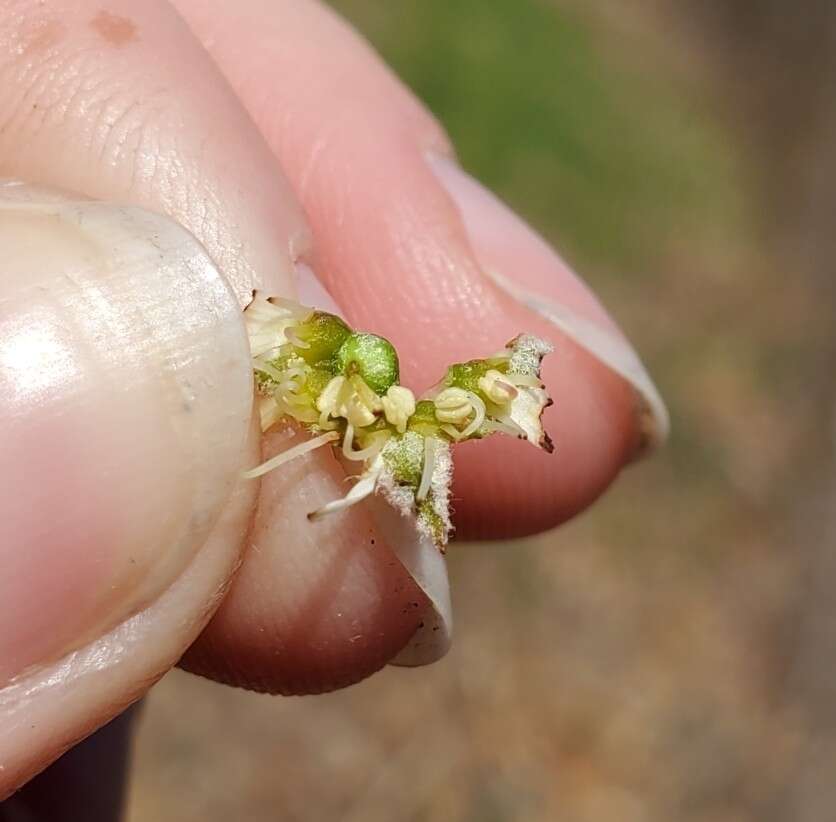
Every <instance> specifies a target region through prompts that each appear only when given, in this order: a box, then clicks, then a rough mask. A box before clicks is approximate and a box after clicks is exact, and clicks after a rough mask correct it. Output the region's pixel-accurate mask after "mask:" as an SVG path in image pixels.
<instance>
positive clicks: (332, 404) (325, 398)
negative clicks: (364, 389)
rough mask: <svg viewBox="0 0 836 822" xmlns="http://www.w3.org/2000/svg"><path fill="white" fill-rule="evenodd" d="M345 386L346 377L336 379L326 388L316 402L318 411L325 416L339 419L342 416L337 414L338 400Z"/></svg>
mask: <svg viewBox="0 0 836 822" xmlns="http://www.w3.org/2000/svg"><path fill="white" fill-rule="evenodd" d="M344 385H345V377H334V378H333V379H332V380H331V381H330V382H329V383H328V385H326V386H325V388H323V389H322V393H321V394H320V395H319V398H318V399H317V401H316V407H317V410H318V411H322V412H323V413H325V414H330V415H331V416H334V417H338V416H340V414H338V413H336V409H337V399H338V398H339V396H340V392H341V391H342V388H343V386H344Z"/></svg>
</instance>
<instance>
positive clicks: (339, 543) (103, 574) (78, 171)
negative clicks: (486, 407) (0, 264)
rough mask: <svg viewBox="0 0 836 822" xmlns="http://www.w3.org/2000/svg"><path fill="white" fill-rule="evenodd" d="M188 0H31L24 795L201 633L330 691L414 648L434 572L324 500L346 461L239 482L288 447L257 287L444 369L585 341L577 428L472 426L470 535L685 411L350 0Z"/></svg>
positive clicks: (587, 477) (235, 672) (23, 293)
mask: <svg viewBox="0 0 836 822" xmlns="http://www.w3.org/2000/svg"><path fill="white" fill-rule="evenodd" d="M174 6H176V9H175V8H174ZM174 6H172V5H170V4H166V3H162V2H150V3H143V4H141V6H140V5H139V4H131V3H129V2H127V1H126V0H124V1H123V2H119V3H116V4H112V5H110V6H109V8H108V10H107V11H103V10H101V8H100V7H99V6H98V5H97V4H93V3H87V2H49V3H46V4H43V5H38V6H34V5H33V4H31V3H28V2H10V1H9V0H6V2H5V3H3V4H2V6H0V7H2V10H3V14H2V16H0V76H1V77H2V78H3V83H2V84H0V172H2V174H3V175H5V176H8V177H15V178H20V179H26V180H30V181H37V183H38V184H39V186H41V188H40V189H38V188H34V189H33V188H31V187H28V188H27V187H23V186H16V185H7V186H5V187H4V188H3V189H2V190H0V192H2V197H3V205H2V206H0V238H2V239H1V240H0V241H1V242H2V247H3V249H4V261H5V262H4V273H3V277H2V279H1V280H0V288H2V289H3V293H2V296H0V306H2V308H0V312H2V313H0V381H2V383H3V388H2V391H1V392H0V403H2V412H0V413H2V417H3V419H4V422H5V426H4V434H3V437H2V438H0V465H2V467H3V469H4V470H3V477H4V479H3V482H4V483H5V485H6V487H5V489H4V490H5V493H4V494H3V497H2V499H3V502H2V503H0V506H2V509H3V510H2V516H0V551H3V552H4V556H3V567H4V568H5V569H7V572H6V573H4V574H3V575H2V578H0V612H2V616H3V617H4V618H3V619H2V621H0V625H2V627H0V681H2V682H3V683H5V687H3V689H2V691H0V728H2V734H0V767H1V768H2V770H0V796H2V795H5V794H7V793H8V792H10V791H12V790H14V788H15V787H16V786H18V785H20V784H21V783H22V782H24V781H25V780H26V779H28V778H29V777H30V776H31V775H32V774H34V773H36V772H37V771H38V770H40V769H41V768H43V767H45V766H46V765H47V764H48V763H49V762H50V761H52V760H53V759H54V758H55V757H56V756H57V755H59V754H60V753H61V751H62V750H64V749H65V748H66V747H67V746H69V745H71V744H73V743H74V742H75V741H76V740H77V739H80V738H82V737H83V736H84V735H86V734H87V733H89V732H90V731H91V730H93V729H94V728H96V727H98V726H100V725H101V724H102V723H104V722H106V721H107V720H108V719H110V718H111V717H113V716H114V715H115V714H117V713H118V712H119V711H120V710H122V709H123V708H124V707H125V706H126V705H127V704H129V703H130V702H132V701H133V700H135V699H136V698H138V697H139V696H140V695H141V694H142V693H144V691H145V690H147V688H148V687H149V686H150V684H151V683H152V682H153V681H154V680H155V679H156V678H157V677H158V676H160V675H161V674H162V673H164V672H165V671H166V670H167V669H168V668H169V667H170V666H171V665H173V664H174V663H175V662H176V661H177V660H178V659H179V658H180V657H181V655H182V654H183V653H184V651H185V650H186V649H187V648H190V650H189V651H188V654H187V656H186V659H185V665H186V667H188V668H190V669H192V670H196V671H199V672H201V673H203V674H205V675H207V676H211V677H214V678H216V679H219V680H221V681H224V682H230V683H233V684H239V685H244V686H246V687H254V688H258V689H262V690H269V691H275V692H282V693H309V692H317V691H322V690H328V689H331V688H336V687H340V686H343V685H346V684H349V683H351V682H354V681H357V680H358V679H361V678H363V677H364V676H367V675H368V674H370V673H371V672H373V671H374V670H376V669H378V668H379V667H380V666H382V665H384V664H386V662H387V661H389V660H390V659H391V658H392V657H393V656H394V655H395V654H397V653H398V651H399V650H400V649H401V648H403V647H404V646H405V645H406V644H407V643H408V642H409V640H410V637H411V636H412V635H413V633H414V631H415V629H416V627H417V625H418V624H419V623H420V621H421V618H422V615H423V611H424V609H425V608H426V607H427V606H426V600H425V598H424V595H423V593H422V592H421V590H420V589H419V588H418V587H416V585H415V584H414V582H413V581H412V580H411V578H410V577H409V576H408V575H407V574H405V572H404V570H403V568H402V567H401V566H400V565H399V564H398V563H397V562H396V561H395V560H394V559H393V557H392V554H391V552H390V550H389V547H388V546H387V544H386V540H385V539H383V538H382V536H381V535H380V534H379V532H378V528H377V526H376V524H375V522H374V520H373V518H372V516H371V515H370V512H369V511H368V510H367V509H364V508H362V507H359V508H355V509H353V510H351V511H350V512H346V513H345V514H343V515H341V516H340V517H339V518H338V519H332V520H326V521H324V522H322V523H319V524H317V525H316V526H312V525H310V524H309V523H308V521H307V519H306V518H305V514H306V512H307V511H308V510H310V509H311V508H312V507H315V506H316V504H317V503H318V502H320V501H321V502H324V501H327V500H329V499H331V498H333V497H335V496H338V495H339V494H340V489H341V488H342V486H343V475H342V474H341V471H340V469H339V468H338V466H337V464H336V463H335V462H334V461H333V460H332V459H331V458H330V457H329V456H328V455H327V454H323V453H321V452H318V453H314V454H311V455H309V457H308V458H307V459H306V460H305V461H304V462H300V463H299V464H296V465H294V466H293V468H292V470H288V471H286V472H282V473H277V474H273V475H268V477H266V478H265V480H264V481H263V482H262V484H261V487H260V489H259V488H258V486H257V485H256V484H254V483H249V484H246V483H241V482H239V481H238V477H239V475H240V471H241V469H242V468H243V467H245V466H248V465H251V464H253V463H254V462H255V461H257V460H258V456H257V449H258V442H257V437H256V435H255V433H254V432H253V429H252V427H251V426H250V424H249V417H250V409H251V393H250V372H249V357H248V352H247V348H246V340H245V338H244V335H243V326H242V324H241V317H240V308H241V307H242V306H243V304H244V303H245V302H246V301H247V299H248V297H249V293H250V292H251V290H252V288H253V287H256V286H257V287H260V288H263V289H265V290H267V291H270V292H272V293H282V294H288V295H292V294H293V293H294V292H295V290H296V289H297V286H298V288H299V289H300V290H301V292H302V299H303V301H305V300H306V299H307V300H308V301H313V302H317V301H318V300H321V299H323V298H322V297H321V296H320V295H321V292H320V291H319V290H318V287H317V286H316V285H315V284H314V283H313V282H312V281H311V278H310V274H309V270H308V267H310V268H311V269H313V270H315V271H316V272H317V274H318V276H319V277H320V278H321V280H322V282H323V283H324V286H325V287H326V288H327V290H328V291H329V292H330V293H331V294H332V295H333V296H334V298H335V299H336V301H337V303H338V304H339V306H340V308H341V309H342V311H343V312H344V313H345V314H346V315H347V316H348V317H349V318H350V319H351V320H352V321H353V322H354V323H355V324H356V325H358V326H360V327H365V328H368V329H370V330H374V331H376V332H379V333H381V334H383V335H385V336H387V337H389V338H391V339H392V340H393V342H395V343H396V345H397V347H398V350H399V352H400V353H401V356H402V361H403V370H404V372H405V374H406V375H407V378H408V380H409V382H410V383H411V384H413V385H416V386H420V385H429V384H430V383H431V382H433V381H434V380H435V378H437V376H438V374H439V373H440V372H441V371H442V370H443V368H444V366H446V364H447V363H449V362H452V361H455V360H456V359H461V358H467V357H469V356H472V355H473V354H480V353H482V352H483V351H484V350H492V349H493V348H496V347H497V346H498V345H501V344H503V343H504V342H505V341H507V340H508V339H509V338H510V337H511V336H513V335H514V334H515V333H517V332H518V331H520V330H528V331H532V332H534V333H537V334H539V335H541V336H544V337H546V338H548V339H550V340H552V341H553V342H554V343H555V346H556V349H557V350H556V354H555V355H554V356H553V357H551V358H550V359H549V360H547V361H546V365H545V370H544V377H545V381H546V383H547V385H548V386H549V387H550V390H551V392H552V394H553V395H554V396H555V398H556V401H557V402H556V405H555V406H554V407H553V408H551V409H550V410H549V411H548V412H547V422H546V426H547V428H548V429H549V430H550V431H551V433H552V435H553V437H554V438H555V440H556V443H557V447H558V454H557V455H555V457H553V458H549V457H546V456H544V455H542V454H539V453H536V452H534V451H533V449H532V450H531V451H528V450H527V449H525V448H524V447H522V446H521V445H520V444H519V443H516V442H514V441H501V440H500V439H499V438H495V439H494V440H492V441H490V442H488V443H485V444H473V445H472V446H467V447H466V448H462V449H461V453H459V454H457V477H456V488H455V492H454V495H455V497H456V499H457V500H458V502H457V504H456V525H457V528H458V535H459V537H460V538H469V537H470V538H473V537H480V538H486V537H498V536H514V535H520V534H525V533H532V532H535V531H539V530H543V529H546V528H549V527H552V526H554V525H556V524H558V523H559V522H561V521H563V520H564V519H566V518H567V517H569V516H571V515H572V514H573V513H575V512H576V511H578V510H580V509H581V508H582V507H584V506H585V505H586V504H588V503H589V502H590V501H591V500H593V499H594V498H595V497H596V496H597V495H598V494H599V493H600V492H601V491H602V490H603V489H604V488H605V487H606V486H607V484H608V483H609V482H610V481H611V479H612V478H613V477H614V476H615V475H616V473H617V472H618V470H619V469H620V467H621V466H622V465H623V464H624V463H625V461H627V460H628V459H629V458H630V457H631V456H632V455H633V454H634V452H635V451H636V449H637V447H638V445H639V443H640V441H641V439H642V436H643V435H645V436H646V435H647V433H648V430H651V429H648V419H649V420H650V421H651V424H655V426H656V427H655V429H652V430H651V436H653V435H654V432H655V435H658V436H661V434H662V431H663V429H664V411H663V410H662V409H660V407H659V406H658V403H657V401H656V398H655V395H654V393H653V389H652V386H650V383H649V380H647V379H646V377H645V376H643V372H641V371H640V370H637V366H636V362H635V360H634V358H633V355H632V353H631V350H630V348H629V346H628V345H627V344H626V342H625V341H624V340H623V338H622V337H621V336H620V334H619V333H618V331H617V330H616V329H615V328H614V326H613V325H612V322H611V321H610V320H609V318H608V317H607V316H606V314H605V313H604V312H603V310H602V309H601V308H600V307H599V306H598V304H597V303H596V302H595V300H594V298H593V297H592V296H591V295H590V294H589V292H588V291H587V290H586V289H585V287H584V286H583V285H582V284H581V283H580V282H579V281H578V280H576V279H575V278H574V277H573V276H572V275H571V274H570V273H569V272H568V271H567V269H566V268H565V266H563V264H562V263H561V262H560V261H559V259H557V258H556V257H555V256H554V255H553V253H552V252H550V251H549V250H548V249H547V248H546V247H545V246H544V245H543V244H542V242H541V241H540V240H538V239H537V238H536V237H535V236H533V235H532V234H531V233H530V232H529V231H528V229H526V228H525V227H524V226H523V225H522V224H521V223H520V222H518V220H517V219H516V218H514V217H513V216H512V215H511V214H510V213H509V212H507V211H506V210H505V209H504V208H503V207H502V206H501V205H499V204H498V203H497V202H496V201H494V200H493V199H492V198H491V196H490V195H489V194H487V193H486V192H484V191H483V190H482V189H481V188H480V187H479V186H478V184H477V183H475V182H474V181H472V180H471V179H470V178H468V177H467V176H466V175H465V174H464V173H463V172H462V171H460V170H459V169H458V168H457V166H456V165H455V163H454V162H453V161H452V160H450V159H449V157H450V148H449V145H448V144H447V141H446V138H445V137H444V135H443V133H442V132H441V130H440V129H439V127H438V125H437V124H436V123H435V122H434V121H433V120H432V118H431V117H430V116H429V115H428V114H427V113H426V112H425V110H424V109H423V108H421V106H420V105H418V104H417V103H416V102H415V100H414V99H413V98H412V97H411V96H410V95H409V93H408V92H406V91H405V90H404V89H403V88H402V87H401V86H400V85H399V84H398V83H397V82H396V81H395V80H394V79H393V78H392V76H391V75H390V74H389V73H388V72H387V71H386V70H385V69H384V68H383V67H382V66H381V65H380V64H379V63H378V61H377V60H376V59H375V57H374V56H373V55H372V54H370V53H369V51H368V50H367V49H366V47H365V46H364V45H363V44H362V43H361V42H359V41H358V40H357V39H356V38H355V37H354V35H353V34H352V33H351V32H350V31H348V30H347V29H346V28H345V27H344V26H343V25H342V24H340V23H339V21H337V20H336V19H335V18H334V17H333V16H332V15H331V13H330V12H328V11H327V10H325V9H323V8H322V7H320V6H318V5H315V4H313V3H309V2H281V3H267V2H261V3H259V2H252V0H244V2H239V3H236V4H234V5H233V6H232V7H230V6H229V4H224V3H221V2H220V1H219V0H214V2H187V1H186V0H180V2H177V3H175V4H174ZM201 43H202V44H203V45H204V46H205V47H206V48H207V50H208V52H209V54H207V53H206V52H205V51H203V49H202V47H201ZM224 78H225V79H224ZM227 83H229V85H230V86H231V87H232V90H230V88H229V86H228V85H227ZM44 187H56V188H58V189H63V190H70V191H77V192H81V193H82V194H84V195H86V196H88V197H92V198H96V199H101V200H105V201H111V202H120V203H129V204H132V205H133V206H138V207H140V208H139V209H138V208H128V209H124V208H123V209H117V208H114V207H112V206H103V205H100V204H95V203H79V202H77V201H73V200H72V199H71V200H69V201H67V200H63V201H56V200H55V197H56V195H54V194H53V193H52V192H51V191H45V190H44ZM22 200H26V201H27V202H26V203H25V204H24V203H22V202H21V201H22ZM45 201H49V203H50V204H48V205H46V206H44V205H43V203H44V202H45ZM141 209H148V210H150V211H151V212H158V213H161V214H166V215H168V216H169V217H171V218H173V219H174V220H176V221H177V223H179V224H180V225H182V226H185V228H186V229H188V231H189V232H191V234H192V235H194V237H196V238H197V240H198V241H199V244H198V243H196V242H195V241H194V240H193V239H192V237H191V236H190V235H189V234H188V233H187V232H185V231H183V230H182V229H180V228H178V226H177V225H176V224H175V223H173V222H171V221H170V220H167V219H164V218H162V217H158V216H155V215H153V214H150V213H148V212H146V211H143V210H141ZM204 248H205V249H206V251H207V252H208V256H206V254H205V253H204V251H203V249H204ZM300 261H301V262H303V263H305V264H307V265H302V266H300V265H299V264H298V263H299V262H300ZM490 274H498V275H499V276H500V280H499V283H500V284H498V283H497V280H496V278H495V277H491V276H490ZM297 281H298V282H297ZM508 281H510V282H511V283H514V282H516V284H517V285H516V286H510V290H511V291H513V292H514V293H515V294H516V295H517V296H518V297H519V296H522V297H523V299H524V300H529V302H531V301H530V297H529V295H530V294H531V293H532V292H537V293H539V294H540V295H541V296H542V297H543V298H545V299H544V300H541V301H540V302H539V306H540V311H541V313H535V311H532V310H531V309H530V308H529V307H526V306H525V305H523V304H521V303H520V302H518V301H517V300H515V299H514V298H513V297H512V296H511V295H510V294H509V293H508V289H509V282H508ZM519 288H522V292H520V291H519ZM543 306H546V310H545V311H544V310H543ZM561 307H562V309H563V311H562V312H561V311H560V310H558V309H561ZM544 313H547V314H549V316H550V317H551V318H552V320H553V321H554V322H551V323H550V322H549V321H547V320H546V319H545V318H544V316H543V314H544ZM570 335H572V336H574V340H573V339H572V336H570ZM578 340H583V341H584V346H585V347H584V346H580V345H578ZM590 349H591V350H592V351H594V352H595V354H596V355H597V356H595V355H593V354H592V353H590ZM617 372H621V374H623V375H626V376H627V377H628V378H629V380H631V381H632V384H631V382H628V381H627V380H625V379H623V378H622V376H619V374H618V373H617ZM636 388H637V389H639V391H640V392H643V396H644V398H645V400H646V404H647V405H648V407H649V408H650V409H651V410H652V411H653V410H655V416H650V417H648V418H646V419H645V420H644V421H641V420H640V418H639V416H638V415H637V408H638V407H639V404H638V403H637V402H636V395H635V390H634V389H636ZM186 406H188V408H186ZM248 435H249V436H248ZM291 436H293V435H292V434H290V433H287V432H285V433H280V434H276V435H272V436H271V437H269V438H268V439H267V441H266V442H265V444H264V447H265V449H266V450H267V451H268V452H270V451H274V450H277V449H278V448H281V447H285V446H286V442H287V440H288V439H289V438H290V437H291ZM248 533H249V534H250V538H249V539H247V534H248ZM248 544H250V545H252V546H256V548H257V550H256V549H251V550H249V551H248V552H247V554H246V557H245V561H244V562H243V565H242V566H241V568H240V571H239V573H238V575H237V576H236V578H235V582H234V584H233V585H232V587H231V589H229V590H228V591H227V586H228V584H229V580H230V578H231V575H232V573H233V571H234V569H235V568H236V566H237V565H238V563H239V559H240V557H241V552H242V550H243V549H244V547H245V546H246V545H248ZM224 594H226V597H225V599H224V600H223V605H222V607H221V608H220V610H219V611H218V613H217V614H216V615H215V617H214V619H213V620H212V622H211V623H210V624H209V626H208V627H207V628H206V629H205V630H203V632H202V633H201V630H202V629H203V627H204V625H205V624H206V622H207V620H208V619H209V618H210V617H211V616H212V613H213V612H214V610H215V608H216V607H217V605H218V603H219V601H220V600H221V598H222V596H223V595H224ZM411 602H417V603H419V607H417V608H405V607H404V605H405V603H411ZM404 611H406V613H404ZM199 634H200V637H199V639H197V642H196V643H195V642H194V640H195V638H196V637H198V635H199ZM193 643H194V644H193ZM190 646H191V647H190Z"/></svg>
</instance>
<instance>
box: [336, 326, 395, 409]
mask: <svg viewBox="0 0 836 822" xmlns="http://www.w3.org/2000/svg"><path fill="white" fill-rule="evenodd" d="M336 364H337V367H338V368H339V370H340V371H341V372H342V373H343V374H345V375H346V376H347V377H349V376H351V375H352V374H359V376H361V377H362V378H363V380H364V381H365V382H366V385H368V386H369V388H371V389H372V391H374V392H376V393H377V394H381V395H383V394H385V393H386V392H387V391H388V390H389V388H390V387H391V386H393V385H395V384H396V383H397V382H398V378H399V376H400V374H399V368H398V354H397V352H396V351H395V349H394V347H393V346H392V343H390V342H389V341H388V340H385V339H383V337H378V336H377V335H376V334H365V333H356V334H351V335H350V336H348V337H347V338H346V339H345V341H344V342H343V343H342V345H341V346H340V347H339V349H338V351H337V353H336Z"/></svg>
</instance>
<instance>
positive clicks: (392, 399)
mask: <svg viewBox="0 0 836 822" xmlns="http://www.w3.org/2000/svg"><path fill="white" fill-rule="evenodd" d="M381 404H382V405H383V414H384V416H385V417H386V422H388V423H389V425H393V426H394V427H395V430H396V431H397V432H398V433H399V434H403V433H404V432H405V431H406V424H407V423H408V422H409V418H410V417H411V416H412V415H413V414H414V413H415V395H414V394H413V393H412V392H411V391H410V390H409V389H408V388H405V387H404V386H402V385H393V386H391V387H390V388H389V390H388V391H387V392H386V396H384V397H383V399H382V400H381Z"/></svg>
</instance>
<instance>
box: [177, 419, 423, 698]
mask: <svg viewBox="0 0 836 822" xmlns="http://www.w3.org/2000/svg"><path fill="white" fill-rule="evenodd" d="M303 438H304V435H303V434H299V433H297V432H295V431H293V430H291V429H288V430H285V431H278V432H275V433H271V434H269V435H267V436H266V437H265V450H264V456H265V458H269V457H270V456H273V455H274V454H275V453H278V452H279V451H281V450H285V449H286V448H288V447H292V445H293V444H294V443H295V442H297V441H302V439H303ZM345 490H346V477H345V473H344V470H343V468H342V466H341V465H340V464H339V463H338V462H337V460H336V459H335V458H334V457H333V456H332V455H331V454H330V453H329V452H328V450H327V449H322V450H320V451H316V452H313V453H310V454H307V455H305V456H304V457H300V458H298V459H297V460H294V461H293V462H291V463H288V464H286V465H285V466H283V467H282V470H281V471H274V472H272V473H271V474H267V475H266V476H265V477H264V479H263V480H262V488H261V494H260V499H259V508H258V511H257V513H256V517H255V520H254V524H253V527H252V530H251V532H250V535H249V539H248V548H247V551H246V554H245V558H244V562H243V565H242V567H241V568H240V570H239V572H238V573H237V575H236V577H235V579H234V581H233V583H232V585H231V588H230V590H229V592H228V593H227V595H226V597H225V599H224V601H223V603H222V605H221V607H220V609H219V610H218V612H217V613H216V614H215V616H214V618H213V619H212V621H211V622H210V624H209V625H208V626H207V628H206V629H205V630H204V632H203V634H202V635H201V636H200V638H199V639H198V640H197V642H196V643H195V644H194V645H193V646H192V647H191V648H190V649H189V651H188V652H187V653H186V655H185V656H184V658H183V660H182V661H181V665H182V667H184V668H186V669H187V670H189V671H192V672H194V673H198V674H201V675H203V676H207V677H209V678H212V679H216V680H218V681H221V682H225V683H227V684H231V685H237V686H241V687H245V688H249V689H252V690H257V691H265V692H269V693H283V694H311V693H321V692H324V691H330V690H334V689H337V688H341V687H345V686H346V685H350V684H353V683H355V682H358V681H359V680H361V679H364V678H365V677H367V676H369V675H370V674H372V673H373V672H374V671H376V670H378V669H380V668H381V667H383V666H384V665H385V664H386V663H387V662H389V660H390V659H392V658H393V657H394V656H395V655H396V654H397V653H398V651H400V650H401V648H403V647H404V645H406V643H407V642H408V641H409V639H410V637H411V636H412V635H413V634H414V633H415V631H416V630H417V629H418V627H419V625H420V623H421V621H422V619H423V615H424V613H425V611H426V609H427V607H428V602H427V599H426V597H425V595H424V594H423V592H422V591H421V589H420V588H419V587H418V585H417V584H416V583H415V582H414V580H413V579H412V578H411V577H410V576H409V574H408V573H407V572H406V570H405V569H404V567H403V565H401V563H400V562H399V561H398V560H397V558H396V556H395V554H394V553H393V552H392V550H391V548H390V546H389V545H388V544H387V540H386V538H385V537H384V536H382V535H381V533H380V530H379V529H378V527H377V524H376V522H375V520H374V517H373V515H372V512H371V511H370V510H369V508H368V507H367V506H364V505H358V506H355V507H354V508H352V509H349V510H347V511H344V512H341V513H338V514H334V515H332V516H330V517H326V518H324V519H323V520H321V521H317V522H311V521H310V520H309V519H308V517H307V514H308V513H309V512H310V511H312V510H315V509H316V508H318V507H320V506H321V505H322V504H323V503H325V502H328V501H330V500H331V499H334V498H335V497H338V496H341V495H342V494H344V493H345Z"/></svg>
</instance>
